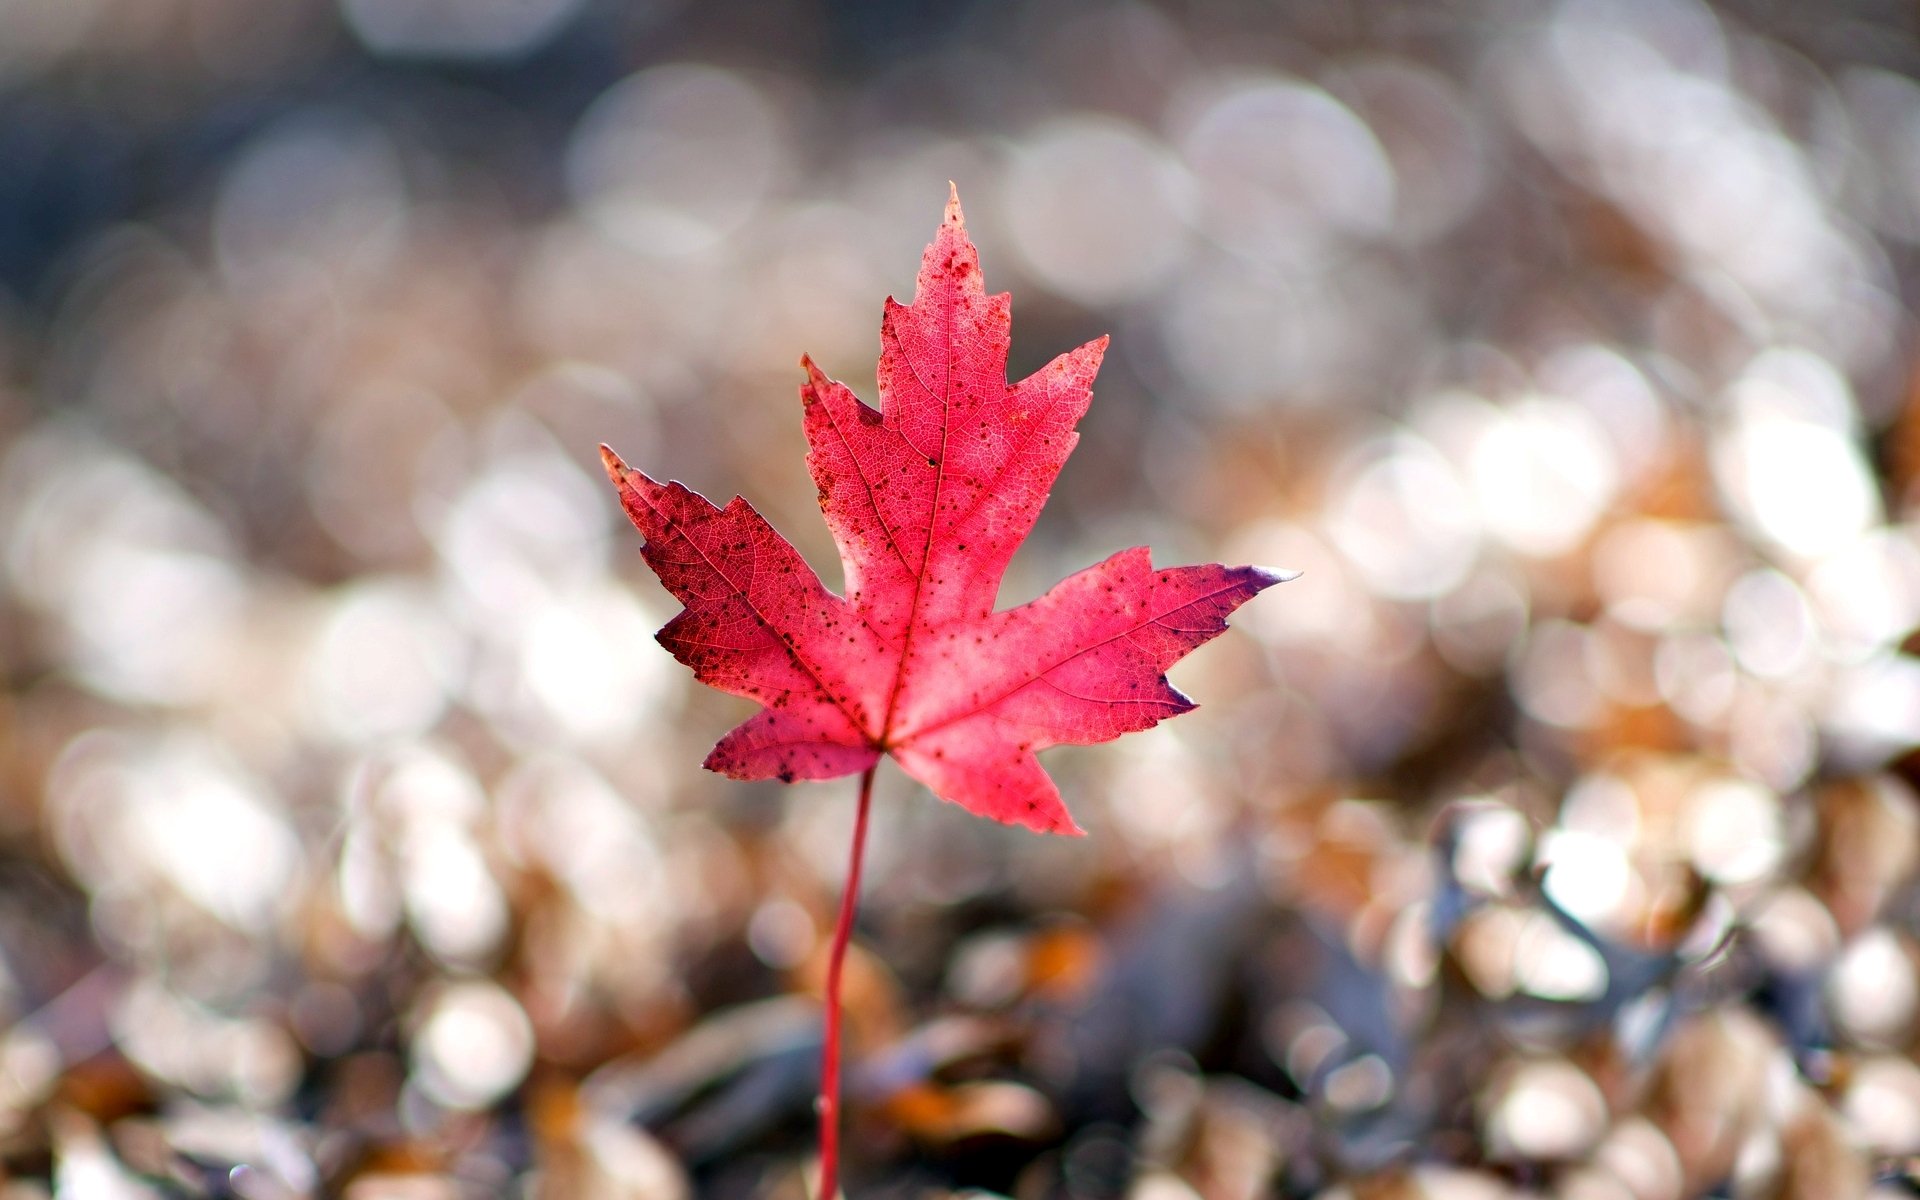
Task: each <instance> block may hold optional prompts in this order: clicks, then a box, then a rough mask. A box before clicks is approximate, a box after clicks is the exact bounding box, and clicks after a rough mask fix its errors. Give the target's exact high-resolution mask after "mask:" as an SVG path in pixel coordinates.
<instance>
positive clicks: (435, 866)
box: [401, 822, 512, 965]
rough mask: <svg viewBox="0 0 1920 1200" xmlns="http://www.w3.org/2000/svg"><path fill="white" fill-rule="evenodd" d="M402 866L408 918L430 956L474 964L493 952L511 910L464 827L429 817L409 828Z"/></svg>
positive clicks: (456, 963)
mask: <svg viewBox="0 0 1920 1200" xmlns="http://www.w3.org/2000/svg"><path fill="white" fill-rule="evenodd" d="M401 869H402V870H403V872H404V873H405V893H406V905H407V920H408V923H409V924H410V925H411V926H412V928H413V931H414V933H415V934H416V935H417V936H418V937H419V938H420V941H421V943H422V944H423V945H424V946H426V948H427V949H428V950H429V951H430V952H432V953H433V954H434V956H435V957H437V958H439V959H440V960H441V961H443V962H446V963H449V964H453V965H478V964H480V963H483V962H485V961H486V960H487V959H489V958H490V957H491V956H492V954H493V952H494V949H495V948H496V947H497V946H499V944H500V941H501V939H502V938H504V937H505V936H506V934H507V927H508V925H509V924H510V923H511V921H512V914H511V913H510V912H509V911H508V909H507V899H506V896H505V895H504V894H502V892H501V890H500V885H499V883H498V882H497V881H496V880H495V879H494V877H493V873H492V872H491V871H489V870H488V869H487V860H486V853H485V851H484V850H483V849H482V848H481V846H480V844H479V842H478V841H476V840H475V839H474V838H473V837H472V836H471V835H470V834H469V833H468V831H467V830H464V829H460V828H457V827H455V826H452V825H450V824H437V823H431V822H429V823H423V824H420V825H418V826H416V827H415V828H413V829H411V830H409V831H408V834H407V838H406V845H405V854H404V856H403V862H402V864H401Z"/></svg>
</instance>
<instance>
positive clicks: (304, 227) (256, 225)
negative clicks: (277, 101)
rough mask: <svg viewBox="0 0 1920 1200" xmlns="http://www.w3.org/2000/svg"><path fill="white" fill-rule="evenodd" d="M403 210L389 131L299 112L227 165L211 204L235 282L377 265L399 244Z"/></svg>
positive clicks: (402, 182) (220, 257) (217, 251)
mask: <svg viewBox="0 0 1920 1200" xmlns="http://www.w3.org/2000/svg"><path fill="white" fill-rule="evenodd" d="M406 214H407V186H406V179H405V176H404V174H403V171H402V167H401V164H400V159H399V156H398V155H397V154H396V153H395V151H394V148H393V144H392V142H390V141H389V140H388V139H387V137H386V135H385V134H383V133H382V132H380V130H378V129H377V128H375V127H373V126H372V125H370V124H367V123H366V122H363V121H357V120H352V119H349V118H345V117H338V116H329V117H323V116H316V115H314V114H311V113H303V114H302V115H300V116H297V117H293V118H290V119H288V120H286V121H283V122H281V123H280V124H278V125H275V126H272V127H271V128H269V129H268V131H267V132H266V133H264V134H261V135H260V136H259V137H258V138H256V139H255V140H254V141H253V143H252V144H250V145H249V146H248V147H247V149H246V150H245V152H244V153H242V154H241V155H240V156H239V159H238V161H237V162H236V163H235V164H234V165H233V166H232V167H231V168H229V169H228V171H227V173H226V176H225V178H224V179H223V180H222V181H221V184H220V194H219V196H218V198H217V199H216V201H215V203H214V212H213V244H214V255H215V259H216V261H218V263H219V264H220V270H221V272H222V274H224V275H225V276H226V277H227V278H228V279H229V280H231V281H234V282H237V283H248V282H253V281H256V280H258V279H260V278H262V277H265V278H269V279H270V278H272V277H273V276H275V275H277V274H279V273H280V272H282V271H288V270H292V271H297V272H305V271H314V272H339V271H342V270H350V269H353V268H356V267H359V268H365V267H371V266H378V265H380V264H381V263H383V262H385V261H386V259H387V257H388V256H389V255H390V254H391V253H392V252H393V251H394V249H395V247H396V246H398V245H399V242H400V238H401V234H402V232H403V230H404V227H405V224H406Z"/></svg>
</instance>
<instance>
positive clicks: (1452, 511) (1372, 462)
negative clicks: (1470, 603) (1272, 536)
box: [1326, 433, 1480, 600]
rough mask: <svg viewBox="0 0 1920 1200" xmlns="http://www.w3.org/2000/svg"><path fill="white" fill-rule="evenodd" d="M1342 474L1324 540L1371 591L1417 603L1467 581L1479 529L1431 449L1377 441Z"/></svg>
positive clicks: (1399, 436)
mask: <svg viewBox="0 0 1920 1200" xmlns="http://www.w3.org/2000/svg"><path fill="white" fill-rule="evenodd" d="M1340 474H1341V477H1342V478H1341V483H1340V484H1339V485H1338V486H1337V490H1336V493H1335V495H1334V498H1333V501H1332V503H1331V504H1330V506H1329V509H1328V512H1327V517H1326V528H1327V534H1328V536H1329V537H1330V538H1331V539H1332V540H1333V543H1334V545H1335V546H1336V547H1337V548H1338V549H1339V550H1340V552H1341V553H1342V554H1343V555H1345V556H1346V558H1347V561H1349V562H1351V563H1352V564H1353V565H1354V567H1355V569H1357V570H1358V571H1359V572H1360V574H1361V576H1362V577H1363V578H1364V579H1365V580H1366V582H1367V584H1368V586H1370V587H1371V588H1372V589H1373V590H1375V591H1377V592H1379V593H1381V594H1383V595H1386V596H1390V597H1393V598H1394V599H1399V600H1422V599H1427V598H1430V597H1432V596H1436V595H1439V594H1440V593H1442V592H1445V591H1446V590H1448V589H1449V588H1452V587H1453V586H1455V585H1456V584H1458V583H1459V582H1460V580H1461V579H1462V578H1463V577H1465V575H1466V573H1467V569H1468V568H1469V567H1471V566H1472V565H1473V560H1474V557H1475V555H1476V554H1477V553H1478V552H1479V541H1480V530H1479V526H1478V524H1477V522H1476V521H1475V520H1474V515H1473V512H1472V504H1471V501H1470V500H1469V498H1468V495H1467V492H1466V489H1465V488H1464V487H1462V486H1461V483H1460V479H1459V477H1458V476H1457V475H1455V474H1454V472H1453V468H1452V467H1451V466H1449V465H1448V464H1447V461H1446V460H1445V459H1444V458H1442V457H1441V456H1440V454H1439V452H1438V451H1436V450H1435V449H1434V448H1433V447H1432V446H1431V445H1430V444H1429V443H1427V442H1426V441H1425V440H1423V439H1421V438H1419V437H1416V436H1414V435H1413V434H1410V433H1396V434H1392V435H1390V436H1387V437H1384V438H1377V439H1375V440H1374V441H1372V442H1369V443H1367V444H1366V445H1364V446H1362V447H1361V448H1360V449H1359V450H1358V451H1357V452H1356V453H1355V454H1354V456H1353V457H1352V458H1351V459H1350V460H1349V461H1348V462H1347V463H1346V464H1345V466H1344V468H1343V470H1342V471H1341V473H1340Z"/></svg>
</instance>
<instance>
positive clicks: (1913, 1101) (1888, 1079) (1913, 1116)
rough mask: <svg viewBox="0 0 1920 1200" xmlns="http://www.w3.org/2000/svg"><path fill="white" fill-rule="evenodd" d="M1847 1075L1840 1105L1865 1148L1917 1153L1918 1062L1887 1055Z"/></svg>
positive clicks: (1919, 1123) (1919, 1135) (1891, 1153)
mask: <svg viewBox="0 0 1920 1200" xmlns="http://www.w3.org/2000/svg"><path fill="white" fill-rule="evenodd" d="M1849 1075H1850V1076H1851V1077H1850V1078H1849V1079H1848V1080H1847V1085H1846V1087H1847V1092H1846V1097H1845V1099H1844V1100H1842V1101H1841V1105H1840V1108H1841V1111H1842V1112H1843V1113H1845V1114H1846V1117H1847V1123H1848V1124H1849V1125H1851V1126H1852V1127H1853V1129H1854V1130H1855V1131H1856V1134H1857V1136H1858V1137H1859V1138H1860V1140H1861V1141H1862V1142H1864V1143H1866V1147H1867V1149H1868V1150H1869V1151H1870V1152H1871V1153H1873V1154H1877V1155H1886V1156H1888V1157H1892V1156H1895V1155H1903V1154H1904V1155H1912V1154H1920V1066H1916V1065H1914V1064H1913V1063H1911V1062H1908V1061H1905V1060H1903V1059H1900V1058H1897V1057H1895V1056H1893V1055H1888V1056H1886V1057H1883V1058H1871V1059H1868V1060H1866V1061H1865V1062H1863V1063H1861V1064H1860V1065H1859V1066H1858V1067H1857V1068H1856V1069H1855V1070H1853V1071H1850V1072H1849ZM1893 1194H1894V1193H1893V1192H1892V1191H1891V1190H1889V1191H1888V1193H1887V1195H1888V1197H1891V1196H1892V1195H1893Z"/></svg>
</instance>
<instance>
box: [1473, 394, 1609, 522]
mask: <svg viewBox="0 0 1920 1200" xmlns="http://www.w3.org/2000/svg"><path fill="white" fill-rule="evenodd" d="M1470 472H1471V475H1472V482H1473V489H1474V494H1475V496H1476V497H1477V498H1478V500H1479V502H1480V516H1481V519H1482V520H1483V521H1484V522H1486V525H1487V527H1488V528H1489V529H1490V530H1492V531H1493V533H1494V534H1495V536H1497V537H1499V538H1500V539H1501V540H1502V541H1504V542H1506V543H1507V544H1508V545H1510V546H1512V547H1513V548H1514V549H1515V550H1518V551H1520V552H1521V553H1523V554H1530V555H1535V556H1538V557H1551V556H1553V555H1556V554H1564V553H1565V552H1567V551H1569V550H1571V549H1573V548H1574V547H1575V546H1577V545H1579V544H1580V542H1581V541H1582V540H1583V539H1584V538H1585V537H1586V536H1587V531H1588V530H1589V529H1591V528H1592V527H1593V523H1594V522H1595V521H1596V520H1598V519H1599V517H1600V515H1601V514H1602V513H1603V512H1605V511H1606V508H1607V506H1608V505H1609V504H1610V503H1611V502H1612V500H1613V493H1614V488H1615V485H1616V483H1617V480H1618V471H1617V469H1616V467H1615V464H1614V460H1613V456H1612V455H1611V454H1610V453H1608V448H1607V441H1606V435H1605V433H1604V431H1603V430H1602V429H1601V427H1600V424H1599V422H1597V421H1596V420H1594V418H1593V417H1592V416H1591V415H1589V414H1588V413H1587V412H1586V410H1584V409H1581V408H1578V407H1576V406H1574V405H1572V404H1569V403H1567V402H1566V401H1564V400H1554V399H1548V398H1545V397H1539V398H1534V399H1529V400H1524V401H1521V402H1520V403H1518V404H1515V405H1513V406H1512V407H1510V408H1507V409H1505V410H1504V411H1499V412H1498V415H1497V416H1495V417H1494V418H1493V420H1492V421H1491V422H1490V423H1489V424H1488V425H1487V427H1486V428H1485V429H1484V431H1483V432H1482V433H1481V436H1480V437H1479V438H1478V439H1477V441H1476V442H1475V444H1474V447H1473V451H1472V465H1471V467H1470Z"/></svg>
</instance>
